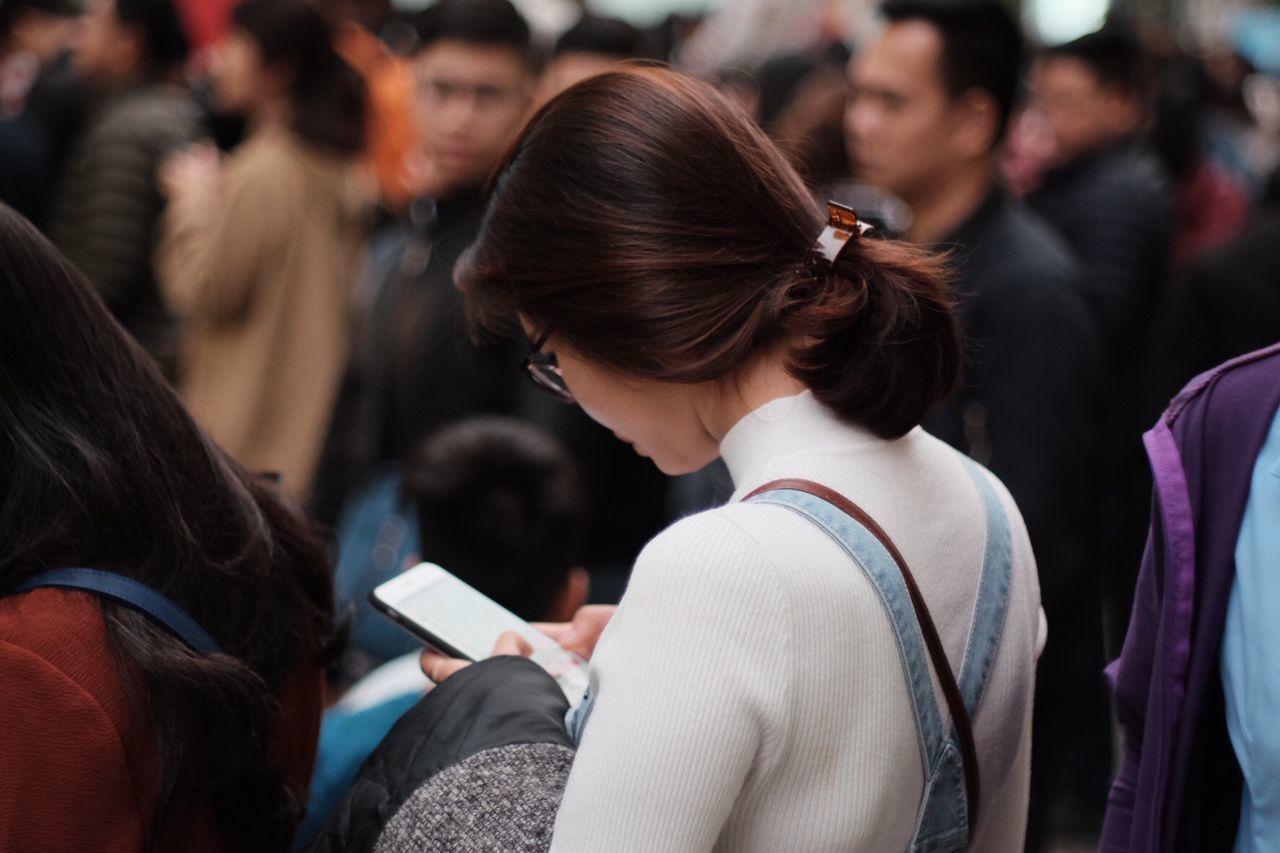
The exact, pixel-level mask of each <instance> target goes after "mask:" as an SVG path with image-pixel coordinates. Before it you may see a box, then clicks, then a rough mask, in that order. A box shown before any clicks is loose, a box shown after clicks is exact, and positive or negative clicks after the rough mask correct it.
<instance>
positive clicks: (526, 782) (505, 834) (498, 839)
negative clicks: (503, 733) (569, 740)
mask: <svg viewBox="0 0 1280 853" xmlns="http://www.w3.org/2000/svg"><path fill="white" fill-rule="evenodd" d="M572 763H573V750H571V749H568V748H566V747H564V746H560V745H558V744H551V743H526V744H515V745H511V746H502V747H497V748H495V749H489V750H485V751H484V752H479V753H476V754H475V755H473V756H471V757H470V758H468V759H467V760H465V761H462V762H459V763H458V764H456V765H454V766H453V767H450V768H449V769H448V770H444V771H442V772H440V773H438V774H436V775H435V776H434V777H433V778H432V779H431V780H430V781H428V782H427V783H426V784H424V785H422V786H421V787H420V788H418V789H417V790H416V791H414V792H413V794H412V795H410V797H409V799H408V800H406V801H405V803H404V805H402V806H401V807H400V809H399V810H398V811H397V812H396V813H395V815H393V816H392V818H391V820H390V821H388V822H387V825H386V828H385V829H383V831H382V834H381V835H380V836H379V837H378V844H377V846H376V847H375V853H543V851H546V850H548V849H549V848H550V847H551V830H552V828H553V826H554V825H555V820H556V811H557V810H558V809H559V808H560V798H561V796H562V795H563V794H564V786H565V782H566V781H567V780H568V778H569V766H570V765H571V764H572Z"/></svg>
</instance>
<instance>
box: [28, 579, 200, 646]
mask: <svg viewBox="0 0 1280 853" xmlns="http://www.w3.org/2000/svg"><path fill="white" fill-rule="evenodd" d="M48 587H54V588H58V589H75V590H80V591H81V592H91V593H93V594H94V595H98V596H101V597H102V598H109V599H111V600H113V601H118V602H120V603H121V604H127V605H128V606H130V607H132V608H133V609H134V610H137V611H139V612H141V613H144V614H146V615H147V616H150V617H151V618H152V619H154V620H155V621H156V622H159V623H160V624H161V625H163V626H164V627H166V628H168V629H169V630H170V631H172V632H173V633H174V635H175V636H177V637H178V639H180V640H182V641H183V642H184V643H186V644H187V645H188V646H190V647H191V648H192V649H194V650H195V651H197V652H199V653H200V654H203V655H216V654H221V653H222V648H221V647H220V646H219V645H218V643H217V641H216V640H214V639H213V637H211V636H209V633H208V632H207V631H205V629H204V628H202V627H200V623H199V622H197V621H196V620H194V619H192V618H191V616H190V614H188V613H187V611H185V610H183V609H182V608H181V607H179V606H178V605H176V604H174V603H173V602H172V601H170V600H169V599H168V598H165V597H164V596H163V595H161V594H160V593H158V592H156V591H155V590H154V589H152V588H151V587H149V586H147V585H146V584H144V583H141V582H140V581H136V580H134V579H133V578H127V577H125V576H124V575H117V574H115V573H113V572H104V571H101V570H100V569H54V570H53V571H49V572H44V573H43V574H39V575H36V576H35V577H33V578H31V579H29V580H28V581H27V582H26V583H23V584H22V585H21V586H19V587H18V588H17V589H16V590H14V594H15V595H16V594H18V593H23V592H30V591H31V590H33V589H42V588H48Z"/></svg>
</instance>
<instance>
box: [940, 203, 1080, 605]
mask: <svg viewBox="0 0 1280 853" xmlns="http://www.w3.org/2000/svg"><path fill="white" fill-rule="evenodd" d="M943 245H944V247H946V248H950V249H951V251H952V252H953V263H954V266H955V270H956V282H955V288H956V293H957V295H958V298H959V300H960V309H961V323H962V325H963V328H964V333H965V336H966V338H967V340H968V345H969V353H968V356H969V357H968V360H967V363H966V366H965V371H964V379H963V385H962V387H961V389H960V391H959V392H958V393H957V394H955V395H953V396H952V398H951V399H950V400H948V401H947V402H946V404H944V405H943V406H942V407H941V408H940V409H938V410H936V411H935V412H933V413H932V414H931V415H930V416H929V417H928V418H926V419H925V427H926V428H927V429H928V430H929V431H930V432H932V433H933V434H934V435H936V436H938V437H939V438H941V439H943V440H944V441H946V442H947V443H948V444H951V445H952V446H953V447H956V448H957V449H959V450H960V451H962V452H964V453H966V454H968V455H970V456H972V457H974V458H976V459H977V460H978V461H980V462H982V463H983V464H984V465H986V466H987V467H988V468H990V469H991V471H992V473H994V474H995V475H996V476H997V477H999V478H1000V480H1001V481H1002V482H1004V484H1005V485H1006V486H1008V487H1009V492H1010V493H1011V494H1012V495H1013V498H1014V500H1015V501H1016V502H1017V504H1018V508H1019V509H1020V510H1021V511H1022V516H1023V518H1024V519H1025V520H1026V523H1027V531H1028V533H1029V534H1030V537H1031V544H1032V547H1033V549H1034V550H1035V554H1036V563H1037V566H1038V568H1039V573H1040V583H1041V591H1042V596H1043V598H1044V601H1045V608H1046V612H1047V613H1048V615H1049V620H1050V625H1053V624H1054V622H1053V615H1054V614H1053V612H1052V610H1053V607H1054V605H1055V604H1057V603H1060V602H1062V601H1063V600H1064V599H1065V598H1067V597H1069V596H1070V595H1072V590H1074V589H1077V588H1079V586H1080V584H1081V582H1082V581H1083V580H1084V578H1085V573H1086V570H1087V567H1088V566H1089V565H1090V563H1091V562H1092V559H1093V554H1092V553H1090V546H1091V538H1090V536H1089V535H1088V533H1087V532H1086V531H1087V530H1088V529H1090V527H1091V524H1090V515H1089V513H1090V510H1091V507H1092V506H1093V500H1092V491H1091V489H1092V485H1093V484H1092V478H1091V473H1092V470H1093V469H1092V465H1093V463H1094V459H1093V453H1094V451H1095V444H1094V439H1095V436H1094V430H1095V428H1096V422H1097V411H1098V403H1099V399H1098V395H1099V383H1100V381H1101V369H1102V362H1101V360H1102V353H1101V345H1100V341H1099V340H1098V333H1097V330H1096V327H1095V325H1094V323H1093V321H1092V319H1091V318H1090V316H1089V314H1088V311H1087V309H1086V308H1085V306H1084V304H1083V302H1082V301H1081V299H1080V296H1079V290H1078V289H1079V287H1080V282H1079V279H1080V275H1081V270H1080V267H1079V265H1078V264H1077V263H1076V261H1075V258H1074V257H1073V256H1072V254H1071V252H1070V250H1068V249H1067V247H1066V246H1065V245H1064V244H1063V242H1062V240H1061V239H1059V238H1058V237H1057V235H1055V234H1054V233H1053V232H1052V231H1051V230H1050V229H1049V228H1048V227H1047V226H1046V225H1045V224H1044V223H1043V222H1041V221H1040V220H1039V218H1037V217H1036V216H1035V215H1034V214H1032V213H1031V212H1030V211H1028V210H1027V209H1026V208H1024V207H1023V206H1022V205H1021V204H1019V203H1018V202H1016V201H1014V200H1012V199H1011V198H1009V196H1008V195H1007V194H1006V193H1005V192H1003V191H1001V190H997V191H994V192H992V193H991V194H990V195H989V196H988V197H987V199H986V200H985V201H984V202H983V203H982V205H981V207H980V208H979V209H978V210H977V211H976V212H975V213H974V214H973V215H972V216H971V217H970V218H969V219H968V220H967V221H966V222H965V223H964V224H963V225H961V226H960V228H959V229H957V230H956V232H955V233H954V234H953V235H952V236H951V238H950V239H949V240H947V241H945V242H944V244H943Z"/></svg>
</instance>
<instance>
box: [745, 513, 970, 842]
mask: <svg viewBox="0 0 1280 853" xmlns="http://www.w3.org/2000/svg"><path fill="white" fill-rule="evenodd" d="M749 502H750V503H771V504H777V505H779V506H784V507H786V508H788V509H790V510H793V511H794V512H797V513H799V514H800V515H802V516H804V517H805V518H807V519H809V520H810V521H812V522H813V523H814V524H816V525H818V527H820V528H822V530H823V531H824V532H825V533H826V534H827V535H828V536H830V537H831V539H832V540H834V541H835V542H836V544H838V545H840V547H842V548H843V549H844V550H845V552H846V553H848V555H849V556H850V557H851V558H852V559H853V561H854V563H855V564H856V565H857V566H858V568H860V569H861V570H862V572H863V574H865V575H866V576H867V579H868V580H870V581H871V585H872V586H873V587H874V588H875V590H876V593H877V594H878V595H879V597H880V602H881V603H882V604H883V605H884V608H885V612H886V613H887V614H888V616H889V622H890V624H891V625H892V627H893V633H894V639H895V640H896V641H897V645H898V653H899V655H900V656H901V658H902V671H903V675H904V676H905V677H906V680H907V688H908V690H909V691H910V693H911V704H912V708H913V710H914V712H915V719H916V733H917V735H918V737H919V746H920V760H921V763H922V764H923V765H924V768H925V778H926V780H928V779H929V777H930V776H932V775H933V771H934V769H935V768H936V767H937V766H938V764H939V762H940V761H941V760H942V757H943V751H944V748H945V746H946V739H945V737H944V735H943V727H942V714H941V712H940V711H939V709H938V700H937V699H936V698H935V696H934V691H933V681H932V678H931V677H930V673H929V656H928V653H927V652H926V651H925V647H924V639H923V637H922V636H921V634H920V625H919V622H918V621H917V619H916V614H915V610H914V609H913V608H912V606H911V599H910V596H909V594H908V592H907V587H906V583H905V582H904V581H903V580H902V572H901V571H900V570H899V569H898V564H897V563H896V562H895V561H894V559H893V557H892V556H891V555H890V554H889V552H888V550H886V549H885V547H884V546H883V545H881V544H880V540H879V539H877V538H876V537H875V536H874V535H873V534H872V533H871V532H870V531H869V530H867V529H866V528H865V527H863V526H862V525H861V524H859V523H858V522H857V521H855V520H854V519H853V518H851V517H850V516H848V515H847V514H845V513H844V512H842V511H841V510H839V509H836V508H835V507H834V506H832V505H831V504H829V503H827V502H826V501H824V500H822V499H821V498H818V497H816V496H814V495H810V494H807V493H805V492H800V491H793V490H790V489H779V490H776V491H769V492H765V493H763V494H760V495H757V496H756V497H754V498H750V499H749ZM957 781H959V777H957ZM959 799H960V802H961V804H962V805H961V809H960V814H959V819H960V824H959V825H960V827H961V829H962V830H963V828H964V824H965V823H966V822H967V821H966V819H965V810H964V806H963V801H964V796H963V794H961V795H960V797H959Z"/></svg>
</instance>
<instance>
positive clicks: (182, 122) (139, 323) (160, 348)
mask: <svg viewBox="0 0 1280 853" xmlns="http://www.w3.org/2000/svg"><path fill="white" fill-rule="evenodd" d="M199 132H200V114H199V111H198V110H197V108H196V105H195V102H194V101H193V100H192V98H191V96H190V95H189V94H188V93H187V92H186V91H185V90H183V89H180V88H179V87H177V86H173V85H169V84H166V83H155V84H148V85H143V86H138V87H136V88H133V89H129V90H128V91H124V92H119V93H116V94H114V95H111V96H109V97H107V98H106V99H105V100H103V101H102V103H101V104H100V105H98V107H97V108H96V109H95V110H94V112H93V114H92V115H91V116H90V117H89V119H88V120H87V123H86V126H85V128H84V132H83V134H82V135H81V136H80V137H79V138H78V139H77V141H76V142H75V143H74V145H73V146H72V148H71V150H70V152H69V154H68V155H67V163H66V170H65V173H64V174H63V176H62V179H61V183H60V188H59V192H58V195H57V198H56V199H55V201H54V204H53V207H52V210H51V211H50V220H49V234H50V236H51V237H52V239H53V242H54V243H55V244H57V246H58V248H59V249H61V250H62V252H63V253H64V254H65V255H66V256H67V258H68V259H69V260H70V261H71V262H72V263H73V264H75V265H76V267H78V268H79V269H80V271H81V272H83V273H84V274H85V276H86V277H88V279H89V281H90V282H92V283H93V285H94V287H96V288H97V290H98V292H99V293H100V294H101V295H102V298H103V301H105V302H106V303H107V307H108V308H110V309H111V312H112V313H113V314H114V315H115V316H116V318H117V319H118V320H119V321H120V323H121V325H123V326H124V327H125V329H127V330H128V331H129V332H130V333H131V334H132V335H133V336H134V337H135V338H137V339H138V341H139V342H141V343H142V345H143V346H144V347H146V348H147V350H148V351H149V352H151V354H152V355H154V356H155V357H156V358H157V359H159V360H160V361H161V363H163V364H166V365H169V366H171V365H172V362H173V361H174V359H175V357H176V346H177V340H176V334H175V331H174V328H173V321H172V318H171V317H170V316H169V314H168V312H167V311H166V310H165V308H164V304H163V301H162V300H161V298H160V291H159V288H158V286H157V283H156V274H155V270H154V268H153V266H152V253H153V252H154V250H155V248H156V243H157V240H158V234H157V228H156V225H157V222H158V220H159V218H160V213H161V211H162V210H163V209H164V199H163V198H162V197H161V195H160V190H159V188H158V187H157V184H156V174H157V171H158V169H159V167H160V164H161V163H162V162H163V161H164V159H165V158H166V157H167V156H168V155H169V154H171V153H173V152H174V151H175V150H176V149H179V148H181V147H182V146H184V145H186V144H188V143H190V142H191V141H192V140H194V139H195V138H196V136H197V135H198V134H199Z"/></svg>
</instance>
